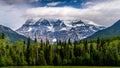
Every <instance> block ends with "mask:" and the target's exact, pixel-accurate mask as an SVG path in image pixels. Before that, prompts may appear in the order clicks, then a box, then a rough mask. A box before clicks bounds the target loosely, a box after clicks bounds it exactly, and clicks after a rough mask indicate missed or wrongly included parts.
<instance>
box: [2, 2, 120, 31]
mask: <svg viewBox="0 0 120 68" xmlns="http://www.w3.org/2000/svg"><path fill="white" fill-rule="evenodd" d="M65 1H68V0H64V1H62V0H54V2H47V1H45V0H42V1H40V0H4V1H0V9H1V10H2V11H0V22H1V23H0V24H3V25H7V26H10V27H11V28H13V29H17V28H19V27H20V26H21V25H22V24H23V23H24V22H25V21H26V19H27V18H60V19H64V20H74V19H80V20H82V19H83V20H90V21H93V22H95V23H97V24H100V25H104V26H111V25H112V24H113V23H114V22H116V21H117V20H119V19H120V13H119V12H120V8H119V7H120V0H84V2H83V1H82V0H74V1H73V0H69V1H70V2H69V3H65ZM41 2H42V3H43V4H44V2H45V3H46V4H44V6H41ZM19 3H20V4H19ZM36 4H39V6H35V5H36ZM65 4H67V5H65ZM75 4H77V5H75ZM76 6H79V7H80V8H78V7H77V8H76ZM8 21H9V22H8ZM11 24H14V25H11Z"/></svg>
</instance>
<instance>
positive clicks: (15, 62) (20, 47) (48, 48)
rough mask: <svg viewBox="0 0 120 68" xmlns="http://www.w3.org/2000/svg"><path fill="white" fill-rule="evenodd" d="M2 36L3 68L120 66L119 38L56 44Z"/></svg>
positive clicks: (0, 64)
mask: <svg viewBox="0 0 120 68" xmlns="http://www.w3.org/2000/svg"><path fill="white" fill-rule="evenodd" d="M4 36H5V35H4V33H2V34H0V66H46V65H51V66H67V65H69V66H101V65H102V66H119V65H120V37H119V36H118V37H112V38H104V39H100V38H98V39H97V40H94V41H88V40H84V41H75V42H74V43H71V42H70V40H68V42H61V41H58V42H57V43H56V44H50V43H49V41H47V42H46V43H44V42H42V41H41V43H39V42H37V39H35V40H34V43H31V41H30V38H28V40H27V42H25V41H22V40H21V41H16V42H14V43H9V38H5V37H4Z"/></svg>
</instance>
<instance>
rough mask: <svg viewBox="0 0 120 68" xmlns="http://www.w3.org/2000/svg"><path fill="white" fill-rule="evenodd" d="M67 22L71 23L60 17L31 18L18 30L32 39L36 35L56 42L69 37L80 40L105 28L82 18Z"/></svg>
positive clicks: (40, 38)
mask: <svg viewBox="0 0 120 68" xmlns="http://www.w3.org/2000/svg"><path fill="white" fill-rule="evenodd" d="M67 22H69V24H66V21H63V20H59V19H39V20H37V21H35V20H34V19H29V20H27V21H26V23H25V24H23V26H22V27H21V28H19V29H18V30H17V32H18V33H19V34H22V35H24V36H26V37H28V36H30V37H31V38H32V39H34V38H35V37H36V38H37V39H38V41H41V40H43V41H46V39H47V40H49V41H50V42H51V43H54V42H56V41H59V40H61V41H67V40H68V39H70V40H71V41H72V42H73V41H75V40H76V41H78V40H81V39H84V38H86V37H88V36H90V35H92V34H93V33H95V32H96V31H98V30H101V29H103V28H104V27H102V26H97V25H94V24H89V23H84V22H82V21H80V20H77V21H67Z"/></svg>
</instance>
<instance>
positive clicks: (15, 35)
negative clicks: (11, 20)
mask: <svg viewBox="0 0 120 68" xmlns="http://www.w3.org/2000/svg"><path fill="white" fill-rule="evenodd" d="M0 33H4V34H5V37H9V38H10V42H14V41H18V40H25V41H27V38H26V37H24V36H22V35H19V34H18V33H16V32H15V31H13V30H12V29H10V28H8V27H5V26H3V25H0Z"/></svg>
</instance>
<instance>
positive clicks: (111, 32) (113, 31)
mask: <svg viewBox="0 0 120 68" xmlns="http://www.w3.org/2000/svg"><path fill="white" fill-rule="evenodd" d="M119 29H120V20H118V21H116V22H115V23H114V24H113V25H112V26H110V27H108V28H106V29H103V30H100V31H98V32H96V33H94V34H93V35H91V36H90V37H88V38H86V39H90V40H95V39H97V38H105V37H112V36H119V35H120V30H119Z"/></svg>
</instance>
